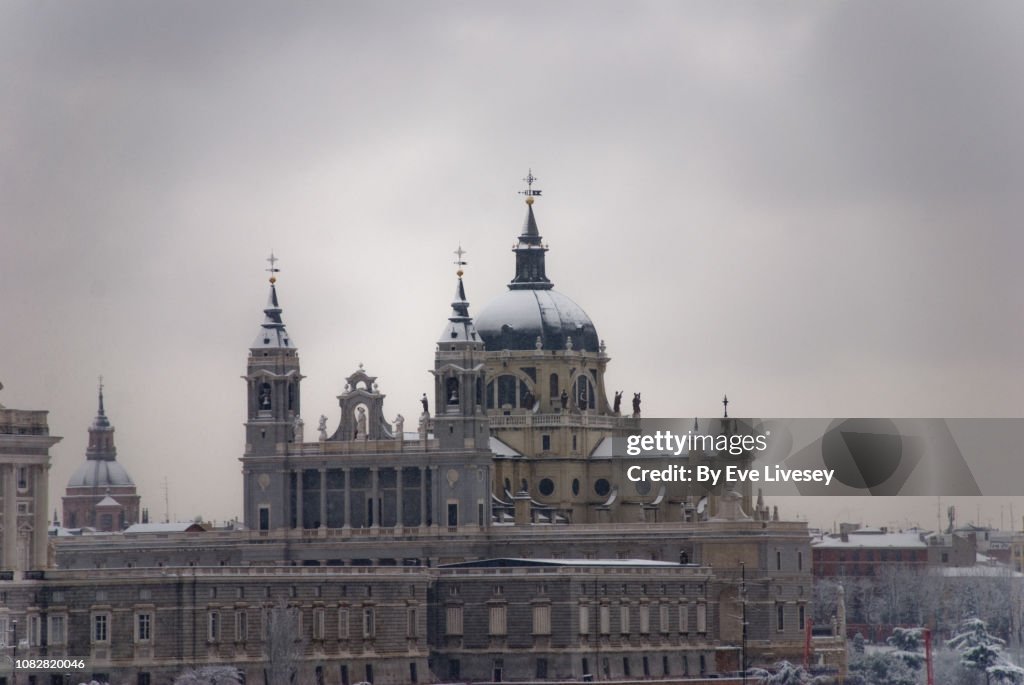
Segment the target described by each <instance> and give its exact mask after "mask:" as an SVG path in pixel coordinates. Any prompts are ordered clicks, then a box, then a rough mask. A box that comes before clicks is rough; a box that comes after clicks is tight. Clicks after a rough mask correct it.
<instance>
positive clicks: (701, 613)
mask: <svg viewBox="0 0 1024 685" xmlns="http://www.w3.org/2000/svg"><path fill="white" fill-rule="evenodd" d="M706 632H708V605H707V604H698V605H697V633H698V634H699V635H703V634H704V633H706Z"/></svg>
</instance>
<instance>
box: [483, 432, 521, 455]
mask: <svg viewBox="0 0 1024 685" xmlns="http://www.w3.org/2000/svg"><path fill="white" fill-rule="evenodd" d="M487 446H488V447H490V449H491V451H492V452H494V456H496V457H521V456H523V455H522V453H521V452H518V451H517V450H515V449H513V448H511V447H509V446H508V445H506V444H505V443H504V442H502V441H501V440H498V438H496V437H494V436H493V435H492V436H491V438H490V440H488V442H487Z"/></svg>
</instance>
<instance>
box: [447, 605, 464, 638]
mask: <svg viewBox="0 0 1024 685" xmlns="http://www.w3.org/2000/svg"><path fill="white" fill-rule="evenodd" d="M444 634H445V635H462V607H448V608H447V609H446V610H445V623H444Z"/></svg>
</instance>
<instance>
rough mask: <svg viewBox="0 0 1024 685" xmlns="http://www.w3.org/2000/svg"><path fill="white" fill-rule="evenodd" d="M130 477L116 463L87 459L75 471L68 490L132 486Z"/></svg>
mask: <svg viewBox="0 0 1024 685" xmlns="http://www.w3.org/2000/svg"><path fill="white" fill-rule="evenodd" d="M133 485H135V483H134V482H133V481H132V478H131V476H129V475H128V472H127V471H125V470H124V467H123V466H121V465H120V464H118V463H117V462H116V461H108V460H104V459H89V460H87V461H86V462H85V463H84V464H82V465H81V466H79V467H78V469H76V470H75V473H74V475H73V476H71V479H70V480H69V481H68V487H69V488H82V487H87V488H105V487H123V486H133Z"/></svg>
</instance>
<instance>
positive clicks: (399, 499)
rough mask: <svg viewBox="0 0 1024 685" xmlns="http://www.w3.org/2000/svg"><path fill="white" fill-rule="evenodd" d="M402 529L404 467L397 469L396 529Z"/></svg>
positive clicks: (397, 467)
mask: <svg viewBox="0 0 1024 685" xmlns="http://www.w3.org/2000/svg"><path fill="white" fill-rule="evenodd" d="M401 527H402V467H401V466H396V467H395V528H401Z"/></svg>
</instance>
